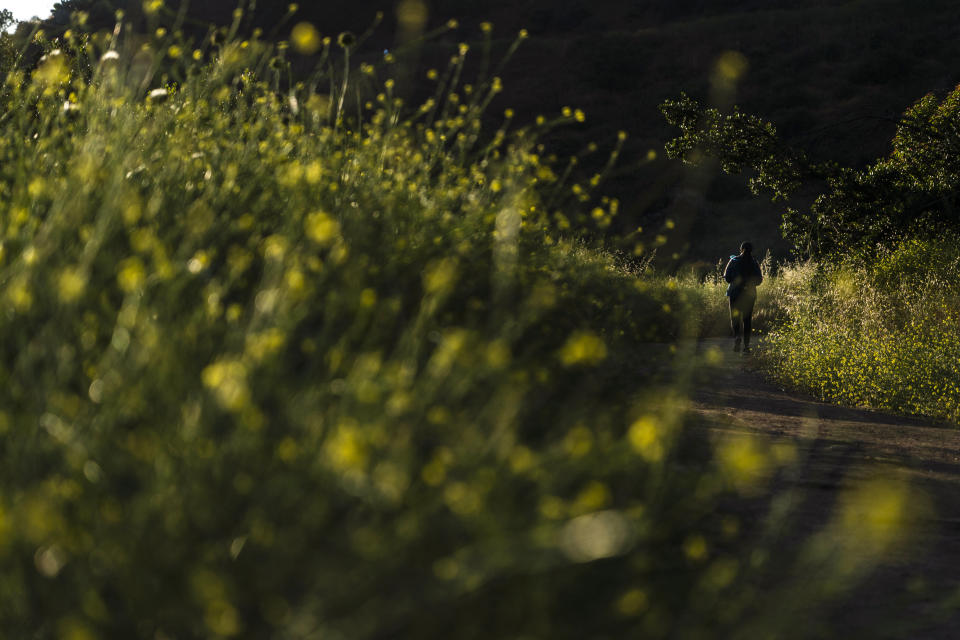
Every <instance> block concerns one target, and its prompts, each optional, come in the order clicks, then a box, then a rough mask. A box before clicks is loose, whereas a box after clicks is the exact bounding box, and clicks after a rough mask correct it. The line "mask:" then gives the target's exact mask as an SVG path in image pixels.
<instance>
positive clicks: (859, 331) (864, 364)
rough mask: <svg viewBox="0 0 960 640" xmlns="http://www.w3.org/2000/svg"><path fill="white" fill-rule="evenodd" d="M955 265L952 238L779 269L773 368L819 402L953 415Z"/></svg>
mask: <svg viewBox="0 0 960 640" xmlns="http://www.w3.org/2000/svg"><path fill="white" fill-rule="evenodd" d="M958 265H960V260H958V252H957V249H956V247H954V246H953V245H951V244H949V243H932V242H920V241H913V242H907V243H905V244H904V245H902V246H901V247H900V248H898V249H897V250H895V251H891V252H889V253H888V254H886V255H884V256H881V258H880V259H879V260H877V261H876V263H875V264H873V265H871V266H870V267H862V266H861V267H852V266H851V267H847V266H841V267H835V268H834V269H831V270H826V271H823V272H822V273H820V274H817V273H816V269H815V268H814V266H813V265H808V266H806V267H803V268H802V269H801V270H798V269H797V268H794V269H786V270H783V271H781V278H785V279H788V280H790V282H788V283H786V285H787V286H786V289H787V290H788V291H790V292H791V293H790V295H789V296H787V297H785V298H784V299H783V302H784V304H783V308H784V313H785V315H786V317H787V321H786V322H784V323H783V325H782V326H780V327H779V328H778V329H777V330H776V331H774V332H773V333H772V334H771V336H770V340H769V343H768V346H769V357H770V362H771V365H772V367H773V370H774V371H775V373H776V375H778V376H779V377H780V378H782V379H783V380H784V381H785V382H788V383H790V384H792V385H795V386H797V387H800V388H803V389H805V390H808V391H810V392H812V393H814V394H816V395H818V396H820V397H822V398H825V399H830V400H834V401H837V402H841V403H843V404H848V405H852V406H863V407H873V408H881V409H890V410H894V411H899V412H903V413H910V414H917V415H925V416H931V417H935V418H943V419H946V420H950V421H953V422H957V421H958V420H960V329H958V324H957V308H958V306H957V304H958V301H960V290H958V287H957V282H958V278H957V276H958ZM803 269H805V271H804V270H803Z"/></svg>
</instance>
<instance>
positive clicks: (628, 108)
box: [49, 0, 960, 264]
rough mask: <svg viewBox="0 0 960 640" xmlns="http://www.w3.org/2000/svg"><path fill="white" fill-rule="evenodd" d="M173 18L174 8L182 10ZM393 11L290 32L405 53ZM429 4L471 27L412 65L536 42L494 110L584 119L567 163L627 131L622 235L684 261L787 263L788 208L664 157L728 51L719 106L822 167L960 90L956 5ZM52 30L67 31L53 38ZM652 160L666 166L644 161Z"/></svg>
mask: <svg viewBox="0 0 960 640" xmlns="http://www.w3.org/2000/svg"><path fill="white" fill-rule="evenodd" d="M408 2H409V0H408ZM139 4H140V3H139V2H128V1H126V0H113V1H112V2H108V1H107V0H95V1H94V0H74V1H73V2H66V3H61V5H58V8H57V10H56V12H55V15H54V20H53V22H54V23H59V24H60V25H64V24H66V23H67V18H66V16H67V13H68V12H67V9H68V8H71V7H81V8H85V9H87V10H88V11H90V12H91V15H92V16H93V17H94V18H96V19H97V20H100V21H102V22H104V24H106V23H108V22H109V21H110V20H112V16H111V14H112V11H110V10H109V9H110V7H111V6H124V5H129V6H127V10H128V12H129V14H130V15H136V13H137V11H138V9H137V7H139ZM167 4H168V5H169V6H172V7H174V8H175V7H176V4H177V3H176V2H172V3H171V2H168V3H167ZM396 4H397V3H395V2H385V1H384V0H356V1H355V2H353V3H350V5H349V6H347V5H343V4H337V3H334V4H324V5H319V4H317V5H312V4H307V3H304V4H303V5H302V6H301V7H300V9H299V12H298V14H297V17H296V18H295V21H296V20H308V21H311V22H313V23H314V24H316V25H318V28H319V29H320V30H321V31H322V32H323V33H325V34H336V33H338V32H339V31H342V30H346V29H350V30H353V31H355V32H362V31H364V30H365V29H366V28H367V26H368V25H369V24H371V23H372V22H373V20H374V16H375V14H376V13H377V12H378V11H383V12H384V15H385V19H384V22H383V24H382V25H381V26H380V27H379V28H378V29H377V31H376V33H375V35H374V37H373V38H372V40H371V41H369V42H368V45H367V46H368V47H369V49H370V50H371V51H379V50H380V49H381V48H392V47H393V46H395V45H396V44H397V42H398V40H401V39H402V36H401V35H400V34H401V32H402V30H401V29H399V28H398V26H397V24H398V22H397V19H396V14H397V11H396V9H395V5H396ZM412 4H416V2H413V3H412ZM428 4H429V7H428V12H427V23H426V25H425V28H426V29H427V30H429V29H430V28H433V27H435V26H439V25H442V24H444V23H445V22H446V21H447V20H448V19H449V18H453V17H456V18H458V19H459V21H460V24H461V26H460V29H458V30H457V31H456V32H453V33H450V34H447V35H445V36H443V37H442V38H440V40H439V42H438V41H433V42H432V43H431V44H428V45H427V46H425V47H423V48H422V50H418V51H417V52H416V54H415V55H414V58H415V59H416V60H417V61H418V62H419V63H420V64H422V65H424V66H426V65H427V64H429V63H431V62H434V61H437V62H439V63H440V64H442V63H443V62H442V61H444V60H445V59H446V57H447V56H448V55H449V45H450V44H452V43H454V42H457V41H459V40H461V39H463V40H468V41H469V40H471V39H477V38H479V33H480V31H479V28H478V25H479V24H480V23H481V22H482V21H491V22H493V23H494V24H495V31H494V35H495V38H496V40H495V42H496V44H498V45H499V46H500V47H501V48H503V49H505V48H506V46H507V45H508V44H509V42H510V41H512V38H513V35H514V34H515V33H516V32H517V31H518V30H519V29H521V28H526V29H527V30H528V31H529V32H530V34H531V37H530V39H529V40H528V41H527V42H526V43H525V44H524V46H523V47H522V48H521V50H520V52H519V53H518V55H517V56H516V57H515V58H514V60H513V61H512V62H511V63H510V65H509V66H508V67H507V69H506V70H505V73H504V76H505V84H506V89H507V90H506V92H505V94H504V97H503V98H502V101H501V103H500V104H499V105H496V106H498V107H500V108H503V107H506V106H510V107H512V108H514V109H515V110H516V111H517V113H518V118H519V119H521V120H523V119H526V120H529V119H532V118H533V117H535V115H536V114H539V113H548V114H549V113H556V112H558V111H559V110H560V109H561V107H563V106H564V105H567V104H570V105H572V106H577V107H580V108H583V109H584V110H585V111H586V112H587V115H588V120H587V122H586V123H585V124H583V125H579V126H578V127H576V128H568V129H564V130H561V131H559V132H558V133H556V134H555V135H554V136H553V138H552V140H551V143H552V148H553V149H554V150H555V151H556V152H557V153H558V154H560V155H569V154H572V153H576V152H577V151H579V150H580V149H582V148H583V147H584V145H585V144H586V143H588V142H590V141H596V142H597V143H598V144H600V145H601V148H603V147H604V146H606V147H610V146H612V144H613V140H614V139H615V137H616V132H617V131H618V130H621V129H623V130H626V131H628V132H630V134H631V138H630V140H629V141H628V143H627V147H626V150H625V153H624V154H623V156H622V157H621V161H620V164H619V167H620V169H619V172H618V174H619V175H618V176H617V177H616V179H614V180H613V181H612V182H610V183H608V184H607V186H606V188H605V190H606V191H607V192H609V193H612V194H614V195H616V196H618V197H619V198H620V199H621V200H622V204H623V206H622V212H623V213H622V214H621V228H630V229H632V228H634V227H635V226H636V225H637V224H642V225H643V226H644V228H645V229H647V230H648V231H649V233H650V234H655V233H658V232H659V231H660V230H661V225H662V224H663V222H664V220H666V219H667V218H670V219H672V220H673V221H674V222H675V223H676V224H677V227H676V228H675V229H674V231H673V232H672V234H671V240H670V242H669V244H668V247H667V250H668V252H669V253H673V252H677V253H678V254H680V255H681V256H682V257H683V259H684V260H685V261H701V262H704V263H708V264H709V263H715V262H716V260H717V259H719V258H721V257H723V256H725V255H727V254H728V253H729V251H730V249H731V247H732V246H733V245H735V244H737V243H738V242H739V240H740V239H742V238H743V237H744V236H747V235H749V236H751V237H752V238H753V239H754V240H755V242H756V244H758V246H760V247H770V248H772V249H773V250H774V251H775V253H776V254H777V255H779V256H781V257H785V254H786V253H787V251H788V247H787V246H786V245H785V243H784V242H783V241H782V240H780V239H779V233H778V226H779V215H780V210H781V209H780V206H779V205H772V204H769V203H765V202H761V201H756V200H753V199H752V198H751V197H750V196H749V194H748V193H747V191H746V189H745V188H744V187H743V186H742V181H741V180H738V179H735V178H726V177H717V176H716V175H713V174H711V173H709V172H708V173H706V174H704V173H703V172H698V173H692V172H689V171H685V170H684V169H683V168H681V167H680V166H678V165H677V164H676V163H673V162H670V161H667V160H665V159H663V158H662V148H663V143H664V142H665V140H667V139H669V138H670V137H671V136H672V135H674V133H675V132H674V131H672V130H671V128H670V127H668V126H667V125H666V124H665V123H664V122H663V119H662V117H661V116H660V114H659V113H658V111H657V105H658V104H659V103H660V102H662V101H663V100H664V99H667V98H670V97H675V96H676V95H678V94H679V92H681V91H686V92H687V93H689V94H691V95H693V96H694V97H698V98H701V99H705V100H708V101H710V100H711V98H713V99H716V98H717V97H718V95H717V91H716V86H715V85H714V84H713V82H712V77H713V72H714V69H715V67H716V64H717V61H718V59H720V57H721V56H722V55H723V54H724V53H725V52H728V51H735V52H738V53H740V54H742V55H743V56H744V58H745V60H746V62H747V67H746V70H745V72H744V73H743V75H742V76H741V77H740V78H738V82H737V83H736V87H735V92H733V93H730V94H729V95H728V96H727V98H725V99H723V100H722V101H723V102H729V101H734V100H735V101H736V102H737V103H738V104H740V105H741V106H742V108H743V109H744V110H746V111H748V112H754V113H757V114H760V115H762V116H764V117H765V118H769V119H770V120H772V121H773V122H774V123H776V124H777V125H778V127H779V128H780V131H781V133H782V134H783V135H784V137H785V139H786V140H787V141H789V142H791V143H793V144H797V145H801V146H803V147H805V148H806V149H808V150H809V151H811V152H812V153H813V154H814V155H816V156H819V157H823V158H833V159H836V160H838V161H840V162H842V163H846V164H852V165H862V164H864V163H866V162H867V161H868V160H870V159H872V158H875V157H876V156H878V155H880V154H883V153H885V151H886V149H887V143H888V140H889V138H890V136H891V134H892V130H893V122H894V120H895V119H896V117H897V116H898V114H899V113H901V112H902V111H903V109H904V108H906V107H907V106H909V105H910V104H912V103H913V102H914V101H915V100H916V99H917V98H919V97H920V96H922V95H923V94H924V93H926V92H928V91H937V92H943V91H945V90H948V89H950V88H952V87H953V86H954V85H955V84H956V83H957V82H960V71H958V69H960V65H958V64H957V63H958V58H960V53H958V51H957V49H956V46H955V36H956V33H955V28H954V27H953V25H956V24H958V23H960V5H957V4H956V3H954V2H950V1H949V0H931V1H929V2H925V3H920V4H917V3H907V2H903V1H900V0H853V1H841V0H820V1H813V2H810V1H807V2H800V1H796V0H775V1H767V0H764V1H761V0H748V1H741V2H732V1H729V0H721V1H713V2H706V1H695V0H686V1H668V0H654V1H650V2H644V3H642V5H638V3H635V2H631V1H629V0H600V1H597V2H587V1H586V0H563V1H549V2H548V1H547V0H525V1H521V2H517V1H510V2H507V1H506V0H491V1H490V2H485V3H482V4H481V3H473V2H467V1H466V0H433V1H432V2H429V3H428ZM193 6H194V7H195V8H191V9H190V13H191V15H192V16H193V17H194V18H195V19H196V20H197V21H200V22H202V21H218V22H221V23H223V22H227V21H229V20H230V15H231V10H232V9H233V8H234V6H235V2H234V0H217V1H211V2H205V3H202V4H200V3H194V5H193ZM285 11H286V5H285V4H282V3H269V4H268V3H260V7H259V8H258V9H257V10H256V16H255V17H254V18H253V20H252V22H254V23H257V24H260V25H263V26H265V27H266V31H267V32H270V31H271V30H272V28H273V27H274V26H275V25H276V24H277V23H278V22H279V21H281V19H282V18H283V15H284V13H285ZM93 21H94V22H95V21H96V20H93ZM49 26H50V27H52V28H53V30H54V31H55V30H56V25H55V24H50V25H49ZM287 29H288V27H287V26H285V27H283V28H281V29H279V30H278V33H279V34H281V35H282V34H284V33H286V32H287ZM444 43H446V44H444ZM712 87H713V88H712ZM494 112H495V113H499V112H500V109H499V108H498V109H494ZM651 150H653V151H656V152H658V154H659V156H661V157H658V158H657V159H656V160H655V161H653V162H650V161H648V158H649V157H650V155H651V154H650V151H651ZM598 155H599V154H598ZM603 159H605V158H600V159H599V161H602V160H603ZM587 164H589V163H587ZM800 204H802V203H800Z"/></svg>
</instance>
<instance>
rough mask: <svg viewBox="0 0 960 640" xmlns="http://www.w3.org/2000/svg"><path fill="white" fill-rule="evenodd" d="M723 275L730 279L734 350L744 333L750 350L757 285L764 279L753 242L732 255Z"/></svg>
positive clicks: (737, 347)
mask: <svg viewBox="0 0 960 640" xmlns="http://www.w3.org/2000/svg"><path fill="white" fill-rule="evenodd" d="M723 279H724V280H726V281H727V282H728V283H729V286H728V287H727V297H728V298H730V326H731V328H732V329H733V350H734V351H737V352H739V351H740V340H741V336H742V337H743V352H744V353H750V330H751V329H752V327H751V323H752V321H753V305H754V304H755V303H756V302H757V285H759V284H760V283H761V282H763V272H762V271H760V265H759V264H757V261H756V260H754V259H753V245H752V244H750V243H749V242H744V243H743V244H741V245H740V255H736V256H730V262H728V263H727V268H726V269H724V270H723Z"/></svg>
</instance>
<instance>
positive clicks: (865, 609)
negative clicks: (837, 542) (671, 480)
mask: <svg viewBox="0 0 960 640" xmlns="http://www.w3.org/2000/svg"><path fill="white" fill-rule="evenodd" d="M731 347H732V344H731V341H730V340H727V339H714V340H707V341H704V342H702V343H700V344H699V345H698V347H697V349H698V351H699V352H700V353H701V354H702V353H705V352H706V351H707V350H708V349H719V350H721V353H722V356H723V357H722V358H721V359H720V361H715V362H714V363H713V364H701V365H700V366H699V369H698V371H697V372H696V374H695V375H694V376H693V378H692V380H693V382H692V387H693V388H692V390H691V397H692V409H693V411H694V412H695V413H696V414H697V415H699V416H701V417H702V419H703V420H702V422H703V425H704V426H706V427H707V428H708V429H709V430H710V432H711V435H712V436H713V437H723V436H724V435H729V434H739V435H744V434H749V435H751V436H755V437H757V438H760V439H764V440H771V441H772V440H778V441H780V440H787V441H790V442H793V443H794V444H796V445H797V450H798V452H799V456H798V462H797V463H796V465H795V469H794V472H792V473H791V474H787V476H786V477H780V478H778V479H777V480H776V481H775V482H774V483H773V486H772V487H771V488H770V489H769V494H768V496H767V498H768V499H767V500H766V501H765V502H764V501H761V502H760V503H758V502H756V501H754V502H753V503H745V504H753V505H755V506H754V507H751V506H742V507H740V511H741V513H740V515H741V517H742V518H743V520H744V522H745V525H746V526H747V527H750V526H751V525H754V526H757V527H759V526H761V522H762V520H763V519H764V518H765V517H767V516H768V511H769V506H767V507H763V506H757V505H759V504H761V503H762V504H767V505H769V504H770V503H771V501H772V500H773V499H774V498H775V496H776V495H778V494H780V495H787V494H789V495H790V496H791V497H790V504H791V510H792V512H793V514H792V516H791V520H790V521H791V526H789V527H784V529H783V533H782V535H781V536H780V537H779V538H778V539H777V540H776V542H775V547H776V548H775V549H774V552H775V553H777V554H780V555H782V556H784V557H789V556H790V555H796V554H798V553H801V552H802V549H803V547H804V544H805V542H806V541H808V540H809V538H810V536H812V535H815V534H816V532H817V531H818V530H820V529H822V527H823V526H824V524H825V523H826V522H828V521H829V520H830V518H831V516H832V514H833V513H834V509H835V503H836V501H837V497H838V496H840V495H842V494H843V492H844V490H846V489H848V488H850V487H852V486H855V485H856V484H857V483H858V482H863V481H864V479H865V478H870V477H873V478H876V477H883V478H897V479H898V481H903V482H905V483H906V484H907V485H908V486H909V490H910V492H911V495H912V496H914V497H913V498H911V500H912V501H914V502H916V503H918V504H920V503H923V505H924V507H923V508H917V509H916V510H914V511H913V512H912V513H913V515H911V517H910V520H911V521H910V522H909V525H910V528H911V530H912V535H911V537H910V540H909V542H908V543H905V544H903V545H901V546H899V547H897V548H895V549H890V550H888V551H887V552H885V556H884V559H883V564H882V565H881V566H879V567H877V568H875V569H873V570H871V571H869V572H868V573H866V574H864V575H862V576H861V577H860V579H859V580H858V581H857V584H856V585H853V586H851V587H850V588H849V589H847V590H846V591H845V593H844V594H843V595H841V596H839V597H837V596H831V597H830V600H831V601H833V600H835V601H836V602H834V604H833V605H832V606H831V607H830V608H829V614H828V615H827V616H826V617H825V618H823V614H822V613H820V614H819V615H820V616H821V618H823V619H822V620H820V621H819V625H820V626H818V627H816V628H817V631H813V629H814V627H813V626H811V632H810V635H809V636H807V635H806V634H805V633H804V632H803V631H802V630H800V631H798V633H797V637H842V638H851V637H855V638H931V639H940V638H943V639H946V638H960V429H958V428H957V427H956V426H953V425H945V424H937V423H935V422H932V421H927V420H922V419H916V418H911V417H904V416H898V415H892V414H888V413H883V412H878V411H869V410H860V409H851V408H845V407H838V406H834V405H830V404H825V403H823V402H818V401H817V400H815V399H813V398H810V397H804V396H803V395H802V394H797V393H792V392H788V391H785V390H784V389H782V388H780V387H779V386H778V385H776V384H774V383H773V382H771V381H768V380H766V379H765V378H764V377H763V376H762V375H761V373H760V372H759V371H758V370H757V367H756V366H755V361H754V360H753V358H752V357H747V358H743V357H741V356H739V355H738V354H735V353H733V351H732V349H731ZM698 361H699V362H703V361H704V359H700V360H698ZM811 588H816V585H813V586H811Z"/></svg>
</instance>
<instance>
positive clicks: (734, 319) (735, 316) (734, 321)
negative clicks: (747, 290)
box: [730, 298, 743, 351]
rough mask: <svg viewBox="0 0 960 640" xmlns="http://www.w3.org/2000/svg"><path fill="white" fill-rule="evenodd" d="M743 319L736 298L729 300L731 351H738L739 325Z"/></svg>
mask: <svg viewBox="0 0 960 640" xmlns="http://www.w3.org/2000/svg"><path fill="white" fill-rule="evenodd" d="M742 322H743V318H742V316H741V314H740V306H739V305H738V304H737V300H736V298H730V329H731V330H732V331H733V350H734V351H740V325H741V324H742Z"/></svg>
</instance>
